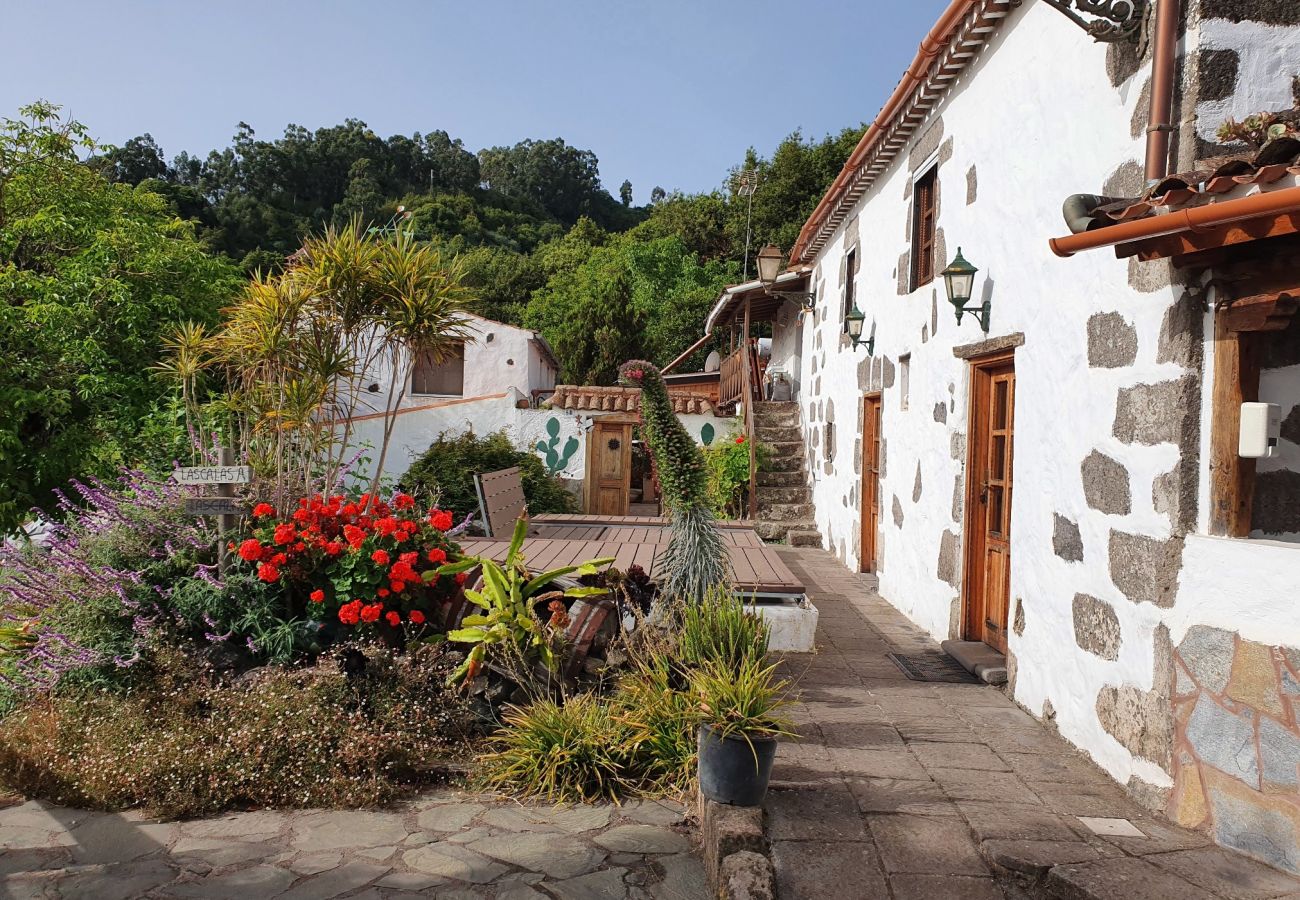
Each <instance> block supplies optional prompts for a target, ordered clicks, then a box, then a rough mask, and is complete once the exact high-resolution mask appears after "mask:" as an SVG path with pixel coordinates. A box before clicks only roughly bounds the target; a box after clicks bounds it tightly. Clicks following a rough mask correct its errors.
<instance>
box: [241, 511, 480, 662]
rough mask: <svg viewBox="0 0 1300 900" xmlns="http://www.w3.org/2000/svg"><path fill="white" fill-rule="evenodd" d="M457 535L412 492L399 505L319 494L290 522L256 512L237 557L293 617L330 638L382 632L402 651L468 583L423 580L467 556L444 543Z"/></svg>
mask: <svg viewBox="0 0 1300 900" xmlns="http://www.w3.org/2000/svg"><path fill="white" fill-rule="evenodd" d="M451 527H452V516H451V513H449V512H446V511H443V510H439V509H433V510H430V511H429V512H428V514H427V515H425V514H423V513H419V512H416V503H415V499H414V498H413V497H411V496H410V495H408V494H400V493H399V494H395V495H393V498H392V501H391V503H384V502H382V501H380V500H379V499H378V498H371V497H370V495H368V494H362V495H361V497H360V498H359V499H358V500H356V501H351V500H348V498H346V497H343V496H341V495H336V496H333V497H330V498H329V499H328V500H326V499H325V498H323V497H320V496H315V497H309V498H304V499H303V500H301V501H299V504H298V508H297V509H295V510H294V511H293V513H292V515H289V516H284V517H278V516H277V515H276V512H275V510H274V509H273V508H272V507H271V505H270V504H267V503H261V504H258V505H257V506H256V507H255V508H254V509H253V530H252V536H251V537H249V538H247V539H246V540H243V541H241V542H240V543H238V544H237V545H236V544H234V543H232V544H231V549H237V551H238V557H239V559H240V560H242V561H243V564H244V565H245V566H247V567H248V568H249V569H250V570H251V571H252V572H254V573H255V574H256V576H257V578H258V579H259V580H261V581H263V582H266V583H268V584H275V585H279V586H280V588H281V589H282V590H283V591H284V593H285V595H286V605H287V608H288V609H289V611H290V612H291V613H292V614H293V615H305V616H307V617H310V618H311V619H313V620H315V621H317V622H321V623H323V624H322V629H323V630H325V631H326V632H327V634H340V633H341V634H342V635H344V636H345V637H351V636H352V635H354V634H375V633H378V634H380V635H381V636H383V637H385V638H386V639H388V640H391V641H394V642H398V643H400V642H401V641H402V640H403V639H404V638H405V637H406V636H420V635H423V634H425V633H426V632H427V631H428V630H429V629H430V628H432V627H433V625H434V624H436V623H437V622H438V621H439V619H440V616H441V608H442V603H443V601H444V600H446V599H448V598H449V597H450V596H451V595H452V594H454V593H455V592H456V591H458V590H459V589H460V585H461V584H464V582H465V575H464V574H463V573H462V574H449V575H447V577H427V578H426V577H425V575H426V574H428V573H431V572H434V571H436V570H438V569H440V568H441V567H442V565H443V563H445V562H446V561H447V560H448V559H454V558H456V557H458V556H459V553H460V550H459V548H458V547H457V546H456V545H455V544H454V543H452V542H451V541H450V540H449V539H448V538H447V536H446V532H447V531H449V530H451Z"/></svg>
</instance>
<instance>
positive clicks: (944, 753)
mask: <svg viewBox="0 0 1300 900" xmlns="http://www.w3.org/2000/svg"><path fill="white" fill-rule="evenodd" d="M780 553H781V556H782V558H783V559H784V560H785V561H786V563H787V564H788V565H789V566H790V568H791V569H792V570H794V572H795V573H796V574H797V575H800V576H801V577H803V578H804V579H805V584H807V585H809V586H810V593H811V594H812V595H813V601H814V603H816V605H817V607H818V609H819V611H820V614H821V615H820V620H819V622H818V626H817V636H818V637H817V643H818V653H817V654H816V655H814V656H811V657H790V658H789V659H788V660H787V663H786V666H787V668H788V669H789V671H790V674H792V675H794V676H796V677H797V678H798V680H799V687H800V691H801V700H800V702H799V703H798V704H797V705H796V707H795V709H794V718H795V719H796V721H797V722H798V723H799V727H800V731H801V733H802V735H803V740H802V742H801V743H797V744H796V743H790V742H787V743H783V744H781V745H780V750H779V751H778V757H777V762H776V765H775V767H774V770H773V773H772V778H773V790H772V792H770V793H769V795H768V801H767V803H766V804H765V805H766V807H767V811H768V836H769V837H770V838H771V840H772V842H773V858H774V862H775V865H776V871H777V880H778V885H779V888H780V891H781V898H782V900H803V898H819V900H821V898H828V897H836V898H839V897H844V898H855V900H858V898H862V900H865V898H874V897H882V898H884V897H891V898H893V900H913V898H915V900H921V898H926V900H937V898H944V900H994V898H1025V897H1058V896H1059V897H1068V898H1084V897H1106V898H1123V900H1144V898H1176V900H1201V898H1210V897H1225V898H1229V897H1230V898H1275V897H1292V898H1300V879H1295V878H1292V877H1290V876H1288V875H1285V874H1283V873H1281V872H1278V871H1277V870H1275V869H1272V868H1269V867H1268V866H1265V865H1263V864H1260V863H1256V862H1253V861H1251V860H1249V859H1247V858H1245V857H1243V856H1240V855H1238V854H1236V853H1233V852H1231V851H1227V850H1224V849H1221V848H1219V847H1216V846H1214V845H1213V844H1211V843H1210V841H1209V839H1208V838H1207V837H1206V836H1205V835H1203V834H1201V833H1199V832H1192V831H1187V830H1184V829H1180V828H1178V827H1176V826H1174V825H1173V824H1171V823H1170V822H1169V821H1168V820H1166V819H1164V818H1162V817H1160V816H1157V815H1153V814H1151V813H1149V812H1147V811H1146V810H1144V809H1143V808H1142V807H1140V806H1139V805H1137V804H1136V803H1135V802H1134V801H1133V800H1131V799H1130V798H1129V797H1128V796H1127V794H1125V792H1124V791H1123V790H1122V789H1121V788H1120V787H1119V785H1117V784H1116V783H1115V782H1114V781H1113V780H1112V779H1111V778H1109V777H1108V776H1107V775H1106V774H1105V773H1104V772H1102V771H1101V770H1100V769H1099V768H1097V767H1096V766H1094V765H1093V764H1092V763H1091V761H1089V760H1088V759H1087V757H1085V756H1084V755H1082V754H1080V753H1078V752H1076V751H1075V750H1074V749H1073V748H1071V747H1070V745H1068V744H1067V743H1066V742H1065V741H1064V740H1063V739H1061V738H1060V737H1059V736H1057V735H1055V734H1053V733H1052V732H1051V731H1050V730H1049V729H1048V728H1047V727H1046V726H1044V725H1043V724H1042V723H1040V722H1039V721H1037V720H1036V719H1034V718H1033V717H1032V716H1030V715H1028V714H1027V713H1025V712H1024V711H1023V710H1021V709H1020V708H1019V707H1017V706H1016V705H1015V704H1014V703H1013V702H1012V701H1011V700H1009V699H1008V698H1007V696H1006V695H1005V694H1003V693H1002V692H1001V691H999V690H997V689H996V688H992V687H988V686H985V685H967V684H943V683H924V682H916V681H909V680H908V679H907V678H906V677H904V675H903V674H902V673H901V672H900V671H899V670H898V668H897V667H896V666H895V665H894V664H893V662H891V661H890V660H889V659H887V658H886V657H885V654H886V653H889V652H902V653H907V652H909V651H918V650H933V649H937V646H936V645H935V643H934V641H933V640H931V639H930V638H929V637H928V636H926V635H925V634H924V633H923V632H921V630H920V629H918V628H916V627H915V626H914V625H912V624H911V623H910V622H909V621H908V620H907V619H906V617H904V616H903V615H902V614H901V613H899V612H898V611H897V610H895V609H894V608H893V607H892V606H890V605H889V604H888V603H887V602H885V601H884V600H883V599H881V598H880V596H879V595H878V594H876V593H875V580H874V578H872V577H871V576H865V575H855V574H853V573H850V572H848V571H847V570H846V569H844V567H843V566H841V565H840V564H839V563H838V562H837V561H836V560H835V559H834V557H832V556H831V555H830V554H829V553H827V552H825V551H822V550H796V549H788V548H783V549H782V550H781V551H780ZM1080 817H1096V818H1102V819H1110V820H1115V819H1121V820H1127V822H1128V823H1131V825H1132V827H1135V828H1136V829H1137V832H1138V833H1139V834H1140V835H1141V836H1140V837H1138V836H1123V835H1106V834H1097V833H1096V831H1094V830H1093V829H1092V828H1089V827H1088V825H1087V824H1086V823H1085V821H1084V820H1083V819H1081V818H1080ZM1094 824H1096V825H1097V826H1098V828H1100V829H1101V830H1103V831H1105V830H1108V828H1110V829H1113V828H1116V827H1121V828H1122V827H1123V825H1122V823H1117V822H1114V821H1111V822H1108V823H1094ZM991 862H996V863H998V864H999V866H998V867H995V866H993V865H991V864H990V863H991ZM1007 869H1012V870H1015V871H1017V872H1018V873H1020V874H1019V875H1015V876H1010V875H1008V874H1007V872H1006V870H1007Z"/></svg>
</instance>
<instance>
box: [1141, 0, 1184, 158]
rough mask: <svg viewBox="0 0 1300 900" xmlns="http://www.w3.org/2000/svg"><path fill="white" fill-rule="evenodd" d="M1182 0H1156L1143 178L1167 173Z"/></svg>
mask: <svg viewBox="0 0 1300 900" xmlns="http://www.w3.org/2000/svg"><path fill="white" fill-rule="evenodd" d="M1181 8H1182V0H1159V2H1158V3H1156V34H1155V46H1154V50H1155V52H1154V55H1153V58H1152V60H1151V111H1150V113H1149V114H1148V117H1147V159H1146V178H1147V181H1148V182H1151V181H1159V180H1160V179H1161V178H1164V177H1165V176H1166V175H1168V174H1169V133H1170V132H1171V131H1173V125H1172V124H1171V123H1170V121H1169V120H1170V118H1171V117H1172V115H1173V109H1174V75H1175V67H1176V65H1177V63H1176V61H1175V51H1176V50H1177V47H1178V17H1179V13H1181V12H1182V9H1181Z"/></svg>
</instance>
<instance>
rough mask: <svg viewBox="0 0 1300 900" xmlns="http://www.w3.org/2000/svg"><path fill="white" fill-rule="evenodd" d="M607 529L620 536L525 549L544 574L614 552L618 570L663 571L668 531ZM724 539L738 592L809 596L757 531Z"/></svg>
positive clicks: (470, 552)
mask: <svg viewBox="0 0 1300 900" xmlns="http://www.w3.org/2000/svg"><path fill="white" fill-rule="evenodd" d="M584 527H592V526H584ZM606 529H607V530H608V531H612V532H615V534H614V535H613V536H610V535H604V536H601V537H596V538H581V537H579V538H573V537H567V538H555V537H550V536H547V537H534V538H528V539H527V540H525V541H524V549H523V552H524V556H525V557H526V558H527V560H528V567H529V569H530V570H532V571H534V572H542V571H545V570H547V569H554V568H559V567H561V566H572V565H578V564H579V563H584V562H586V561H587V560H590V559H599V558H601V557H606V556H612V557H613V558H614V562H613V566H614V567H615V568H616V569H622V570H626V569H627V568H628V567H629V566H633V565H637V566H640V567H641V568H643V569H645V570H646V571H647V572H648V573H650V576H651V577H652V578H654V577H657V576H658V575H659V574H660V572H659V569H658V565H659V557H660V554H662V553H663V551H664V549H665V547H666V546H667V530H666V529H663V528H654V529H648V528H644V529H638V528H636V527H629V526H612V527H611V526H606ZM624 532H631V533H633V534H632V535H628V534H624ZM632 536H640V537H645V538H647V539H646V540H639V541H638V540H633V539H630V538H631V537H632ZM651 537H656V538H657V540H650V539H648V538H651ZM724 537H725V538H726V544H727V556H728V559H729V560H730V562H731V567H732V570H733V573H734V578H733V582H734V585H735V588H736V590H737V592H739V593H741V594H760V595H772V596H776V597H782V598H785V597H798V596H802V595H803V594H804V586H803V582H802V581H800V580H799V579H798V578H797V577H795V575H794V573H793V572H791V571H790V568H789V567H788V566H787V565H786V564H785V563H784V562H782V560H781V557H780V556H778V555H777V552H776V550H775V549H774V548H772V547H769V546H767V545H765V544H763V542H762V541H760V540H758V536H757V535H755V534H754V533H753V532H752V531H748V532H740V533H738V534H734V535H728V534H727V533H726V532H724ZM508 546H509V545H508V544H507V543H506V542H505V541H498V540H492V539H489V538H470V539H468V540H465V541H462V542H461V551H462V552H463V553H464V554H465V555H466V556H485V557H487V558H488V559H494V560H496V561H498V562H500V561H502V560H504V559H505V556H506V550H507V549H508Z"/></svg>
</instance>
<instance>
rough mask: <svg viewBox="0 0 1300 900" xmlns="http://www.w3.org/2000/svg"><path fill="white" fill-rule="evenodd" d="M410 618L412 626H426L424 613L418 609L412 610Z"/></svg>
mask: <svg viewBox="0 0 1300 900" xmlns="http://www.w3.org/2000/svg"><path fill="white" fill-rule="evenodd" d="M410 618H411V624H412V625H423V624H424V613H422V612H420V611H419V610H418V609H413V610H411V617H410Z"/></svg>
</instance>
